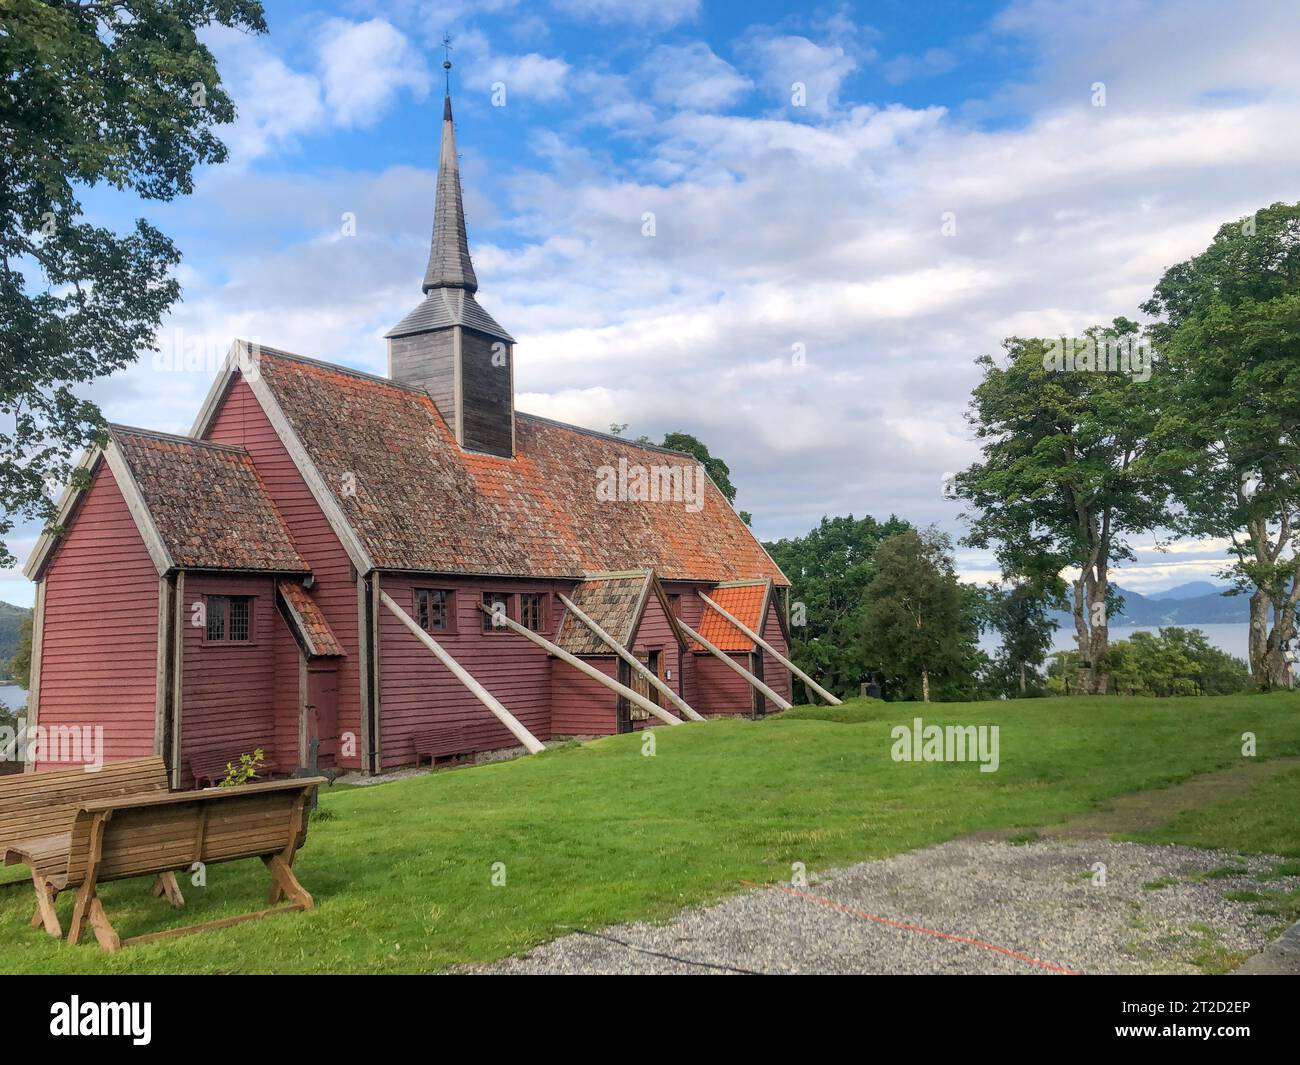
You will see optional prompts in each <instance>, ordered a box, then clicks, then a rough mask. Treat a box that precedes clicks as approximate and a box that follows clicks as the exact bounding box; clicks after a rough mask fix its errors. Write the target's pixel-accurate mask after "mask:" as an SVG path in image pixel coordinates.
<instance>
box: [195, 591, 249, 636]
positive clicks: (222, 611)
mask: <svg viewBox="0 0 1300 1065" xmlns="http://www.w3.org/2000/svg"><path fill="white" fill-rule="evenodd" d="M252 603H253V598H252V596H248V595H210V596H208V598H207V615H208V616H207V622H208V624H207V632H206V636H207V640H208V642H209V643H247V642H248V641H249V640H250V639H251V637H252V628H253V610H252Z"/></svg>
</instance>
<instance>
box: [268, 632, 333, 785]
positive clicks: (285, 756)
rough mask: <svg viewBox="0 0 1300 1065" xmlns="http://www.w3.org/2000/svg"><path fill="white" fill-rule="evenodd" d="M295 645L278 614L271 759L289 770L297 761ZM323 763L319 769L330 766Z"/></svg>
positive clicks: (296, 658)
mask: <svg viewBox="0 0 1300 1065" xmlns="http://www.w3.org/2000/svg"><path fill="white" fill-rule="evenodd" d="M299 655H300V652H299V650H298V642H297V641H296V640H295V639H294V638H293V633H291V632H290V631H289V626H288V624H286V622H285V620H284V618H283V616H282V615H281V614H280V612H279V611H278V610H277V611H276V618H275V756H276V760H277V762H278V763H279V765H280V768H281V769H284V770H292V769H294V768H296V767H297V766H298V765H300V764H301V763H300V762H299V761H298V755H299V750H298V725H299V722H298V680H299V675H298V670H299ZM332 764H333V762H332V761H331V762H325V761H324V760H323V759H322V761H321V765H332Z"/></svg>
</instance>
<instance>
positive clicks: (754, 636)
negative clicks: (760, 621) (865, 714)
mask: <svg viewBox="0 0 1300 1065" xmlns="http://www.w3.org/2000/svg"><path fill="white" fill-rule="evenodd" d="M699 596H700V598H701V599H703V600H704V601H705V602H706V603H708V604H709V606H711V607H713V609H714V610H716V611H717V612H718V613H719V614H721V615H722V616H723V617H724V618H726V619H727V620H728V621H730V622H731V623H732V624H733V625H735V626H736V628H738V629H739V630H740V631H741V632H743V633H744V634H745V635H746V636H748V637H749V638H750V639H751V640H753V641H754V642H755V643H756V644H758V645H759V647H761V648H763V649H764V650H765V651H767V652H768V653H770V654H771V656H772V657H773V658H775V659H776V660H777V661H778V662H780V663H781V664H782V665H783V666H785V668H786V669H788V670H789V671H790V672H791V673H793V674H794V675H795V676H796V677H798V678H799V679H800V680H801V681H803V682H804V683H805V684H807V685H808V687H810V688H811V689H812V690H813V691H815V692H816V693H817V694H818V695H820V696H821V697H822V698H823V699H825V700H826V701H827V702H828V703H830V704H831V706H839V705H840V704H841V702H842V700H840V699H839V698H838V697H836V696H834V695H832V694H831V693H830V692H828V691H827V690H826V689H825V688H823V687H822V686H821V685H820V684H818V683H817V682H816V681H815V680H813V679H812V677H810V676H808V674H807V673H805V672H804V671H803V670H802V669H800V668H799V667H798V666H796V665H795V664H794V663H793V662H791V661H790V659H788V658H786V657H785V655H783V654H782V653H781V652H780V651H778V650H777V649H776V648H775V647H773V646H772V645H771V644H770V643H768V642H767V641H766V640H765V639H763V637H761V636H760V635H759V634H758V633H756V632H755V631H754V630H753V629H751V628H750V627H749V626H748V625H746V624H745V623H744V622H742V621H740V620H739V619H738V618H737V617H736V616H735V615H734V614H732V613H731V612H730V611H727V610H724V609H723V608H722V607H720V606H718V604H717V603H715V602H714V601H713V600H712V599H710V598H709V597H708V596H707V595H705V594H704V593H703V592H700V593H699Z"/></svg>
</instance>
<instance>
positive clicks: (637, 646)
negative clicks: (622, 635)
mask: <svg viewBox="0 0 1300 1065" xmlns="http://www.w3.org/2000/svg"><path fill="white" fill-rule="evenodd" d="M680 648H681V645H680V644H679V643H678V642H677V636H676V635H675V634H674V632H673V629H672V626H670V625H669V623H668V614H667V613H666V612H665V610H664V607H663V604H662V603H661V602H660V601H659V597H658V596H657V595H654V594H653V593H652V594H651V595H650V597H649V598H648V599H647V600H646V605H645V611H644V612H643V613H642V615H641V624H640V625H639V626H638V627H637V630H636V632H635V633H634V634H633V637H632V647H631V650H632V652H633V653H634V654H642V653H643V652H646V651H658V652H659V657H660V659H661V661H662V663H663V669H667V670H671V671H672V676H671V677H670V678H668V680H667V681H666V683H667V685H668V687H670V688H672V690H673V691H675V692H676V693H677V694H678V695H681V696H682V698H683V699H685V698H686V696H685V695H682V661H683V660H684V659H685V658H687V657H688V656H687V655H681V654H679V653H678V652H679V650H680ZM661 672H662V670H661ZM658 698H659V705H660V706H662V707H663V708H664V709H665V710H667V711H668V712H669V713H670V714H673V715H674V716H676V717H681V716H682V713H681V711H680V710H678V709H677V707H675V706H674V705H673V704H672V703H671V702H670V701H669V700H668V699H667V698H665V697H664V695H663V693H662V692H661V693H659V696H658ZM686 701H687V702H688V703H689V702H690V700H689V699H687V700H686Z"/></svg>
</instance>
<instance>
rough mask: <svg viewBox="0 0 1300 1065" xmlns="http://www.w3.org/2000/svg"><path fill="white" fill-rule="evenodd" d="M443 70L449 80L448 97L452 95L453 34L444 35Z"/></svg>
mask: <svg viewBox="0 0 1300 1065" xmlns="http://www.w3.org/2000/svg"><path fill="white" fill-rule="evenodd" d="M442 54H443V57H444V58H443V60H442V69H443V70H444V71H445V72H446V78H447V95H448V96H450V95H451V34H450V33H444V34H443V35H442Z"/></svg>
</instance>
